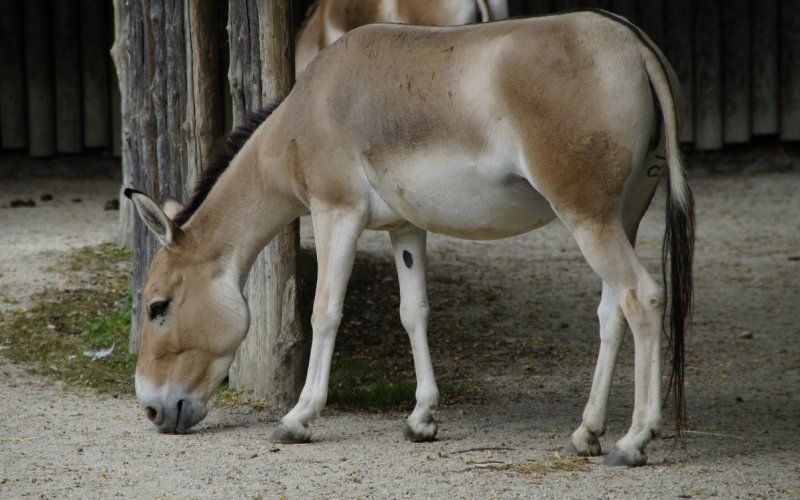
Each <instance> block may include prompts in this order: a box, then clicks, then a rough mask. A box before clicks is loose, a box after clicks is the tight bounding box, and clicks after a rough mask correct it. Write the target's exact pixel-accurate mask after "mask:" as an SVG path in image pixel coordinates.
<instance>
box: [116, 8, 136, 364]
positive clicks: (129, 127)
mask: <svg viewBox="0 0 800 500" xmlns="http://www.w3.org/2000/svg"><path fill="white" fill-rule="evenodd" d="M113 12H114V45H113V46H112V47H111V58H112V59H113V61H114V69H115V75H116V80H117V85H118V88H117V94H118V95H119V98H120V99H119V114H120V124H119V126H120V131H119V139H120V156H121V159H122V161H121V163H122V185H121V186H120V194H119V224H118V227H117V237H116V241H117V244H119V245H121V246H123V247H125V248H128V249H129V250H133V217H134V215H133V206H132V204H131V202H130V200H128V198H127V197H126V196H124V194H123V190H124V189H125V188H127V187H130V186H132V185H133V182H132V178H131V175H132V174H131V170H132V166H133V165H134V160H133V158H134V156H135V155H136V154H137V151H136V150H135V147H134V144H133V141H132V140H131V139H130V138H131V135H132V133H133V131H134V127H133V123H134V121H135V120H134V119H133V116H134V113H133V109H135V108H136V107H137V106H135V105H134V106H133V109H131V107H129V106H130V104H131V100H130V98H131V97H132V96H133V91H132V90H133V89H131V88H130V85H131V80H132V79H133V76H134V75H136V74H137V71H136V68H132V67H131V66H130V65H131V63H133V62H134V61H135V59H134V57H133V56H132V54H131V50H138V51H139V53H141V51H142V49H141V46H140V45H141V29H137V27H140V26H141V19H138V26H137V25H136V24H137V23H136V22H135V21H134V20H133V18H135V16H136V9H135V8H133V7H132V6H130V5H129V4H128V3H127V2H126V0H114V10H113ZM129 68H130V70H129ZM137 301H138V300H137ZM134 310H135V309H134ZM137 326H138V325H137ZM137 331H138V330H137ZM134 337H138V336H137V335H134V334H133V333H132V334H131V336H130V339H131V340H133V338H134ZM136 340H137V342H136V345H135V346H134V345H133V342H129V349H130V350H131V352H136V350H138V338H137V339H136Z"/></svg>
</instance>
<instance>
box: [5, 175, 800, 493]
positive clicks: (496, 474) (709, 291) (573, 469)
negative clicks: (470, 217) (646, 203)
mask: <svg viewBox="0 0 800 500" xmlns="http://www.w3.org/2000/svg"><path fill="white" fill-rule="evenodd" d="M692 186H693V188H694V191H695V197H696V199H697V203H698V207H697V217H698V228H699V229H698V241H697V258H696V268H695V269H696V284H695V285H696V301H695V311H696V312H695V326H694V330H693V332H692V335H691V337H690V339H689V343H688V346H687V347H688V365H687V397H688V405H689V418H690V429H691V432H690V433H689V434H688V440H687V447H686V448H685V449H683V448H681V447H679V446H676V444H675V442H676V440H675V439H674V438H672V439H670V438H671V437H673V436H672V435H671V433H670V432H669V428H668V426H669V425H670V422H669V418H667V426H665V427H666V428H665V438H664V439H662V440H659V441H655V442H654V443H652V444H651V445H650V447H649V449H648V451H649V456H650V460H649V463H648V465H647V466H645V467H641V468H632V469H627V468H608V467H604V466H602V465H600V461H601V459H600V458H592V459H589V460H585V461H583V460H575V459H572V458H565V456H564V455H563V453H562V451H561V450H562V447H563V445H564V444H565V443H566V442H567V440H568V436H569V434H570V433H571V431H572V430H573V428H574V427H575V426H577V425H578V423H579V422H580V415H581V410H582V406H583V404H584V403H585V398H586V397H587V395H588V391H589V383H590V381H591V376H592V371H593V364H594V357H595V355H596V350H597V347H598V339H597V333H596V328H597V327H596V319H595V314H594V310H595V308H596V305H597V300H598V298H599V283H598V281H597V279H596V278H595V277H594V275H593V274H592V273H591V271H590V270H589V268H588V266H587V265H586V264H585V263H584V262H583V260H582V258H581V257H580V255H579V253H578V252H577V249H576V247H575V244H574V243H573V242H572V240H571V237H570V236H569V234H568V233H567V232H566V230H565V229H564V228H563V226H561V225H559V224H557V223H555V224H552V225H550V226H548V227H546V228H544V229H543V230H540V231H538V232H534V233H531V234H528V235H524V236H521V237H517V238H513V239H510V240H505V241H499V242H483V243H475V242H465V241H458V240H453V239H447V238H439V237H436V236H432V237H431V239H430V242H429V248H430V252H429V253H430V269H431V273H432V274H443V273H447V274H455V275H458V276H460V277H463V279H465V280H467V282H470V283H478V284H480V283H482V284H488V285H489V286H491V287H492V289H493V290H494V291H495V292H496V296H497V298H496V300H493V301H492V303H491V304H490V305H488V306H487V307H486V308H479V309H478V310H474V311H472V310H470V311H464V320H465V321H467V322H469V321H471V320H472V319H474V316H475V315H478V316H480V317H481V318H483V319H486V318H489V320H490V321H491V324H492V325H493V327H492V328H491V329H490V331H488V332H474V337H475V346H476V351H479V353H480V356H476V358H475V359H481V360H483V361H482V362H475V360H473V359H471V360H469V362H467V363H465V366H464V370H468V371H469V372H470V373H471V374H472V376H474V377H476V378H478V379H480V380H481V386H482V387H484V388H490V390H488V391H486V394H485V395H484V397H483V398H482V400H481V402H480V403H474V404H459V405H445V406H444V407H443V408H442V409H441V411H440V412H439V419H440V422H441V423H440V433H439V436H440V439H439V440H438V441H436V442H434V443H422V444H414V443H408V442H406V441H404V440H403V439H402V425H403V421H404V418H405V415H403V414H401V413H399V412H384V413H354V412H337V411H332V410H326V411H325V412H323V415H322V417H321V418H320V419H318V420H317V421H316V422H315V424H314V427H313V432H314V441H313V442H312V443H310V444H305V445H295V446H287V445H280V446H276V445H273V444H272V443H270V442H269V436H270V433H271V432H272V429H273V428H274V426H275V424H276V422H277V420H278V418H279V417H280V415H277V414H272V413H270V412H269V411H266V412H254V411H253V410H251V409H249V408H247V407H238V408H232V409H225V410H220V409H217V410H212V411H211V413H210V415H209V417H208V419H207V421H206V423H205V424H202V425H201V428H200V429H198V430H197V431H196V432H194V433H192V434H189V435H185V436H164V435H159V434H157V433H156V432H155V431H154V428H153V426H152V425H151V424H149V423H148V422H147V421H146V419H145V418H144V416H143V414H142V412H141V411H140V410H139V409H138V408H137V405H136V402H135V401H134V400H133V399H129V398H114V397H111V396H104V395H97V394H94V393H82V392H79V391H77V390H75V389H73V388H69V387H64V386H61V385H60V384H58V383H54V382H53V381H51V380H48V379H41V378H36V377H32V376H31V375H28V374H27V373H26V370H25V367H23V366H19V365H14V364H11V363H10V362H9V361H7V360H5V359H4V358H3V356H2V351H1V350H0V497H2V498H18V497H58V498H63V497H81V498H108V497H111V496H125V497H145V498H147V497H168V498H172V497H179V498H222V497H224V498H253V497H266V498H279V497H286V498H320V497H323V498H329V497H347V498H352V497H379V498H385V497H386V498H405V497H409V498H416V497H419V498H443V497H464V498H485V497H499V498H522V497H525V498H531V497H534V498H707V497H720V498H752V497H757V498H798V497H800V479H799V478H800V451H798V445H800V396H798V391H797V389H798V387H800V321H798V320H799V319H800V312H798V311H799V310H800V279H798V277H800V195H799V194H798V192H800V173H798V172H796V171H795V172H788V173H766V174H759V175H754V174H728V175H720V174H714V175H711V174H699V173H695V174H694V175H693V179H692ZM117 189H118V185H117V184H116V183H115V182H113V181H111V180H103V179H100V180H98V179H95V180H92V181H87V180H75V179H66V180H65V179H56V180H53V179H45V178H24V179H20V178H17V177H8V176H6V177H0V228H2V231H0V283H1V284H2V286H1V287H0V311H3V310H9V309H12V308H20V307H26V306H28V305H29V304H30V300H29V298H30V297H31V296H32V295H33V294H34V293H35V292H37V291H41V290H42V289H44V288H45V287H63V286H65V283H64V278H63V277H61V276H58V275H56V274H55V273H54V272H52V271H50V270H48V266H49V263H51V262H52V260H53V258H54V256H55V254H56V252H64V251H67V250H69V249H71V248H76V247H80V246H84V245H87V244H96V243H100V242H103V241H110V240H112V239H113V237H114V235H115V230H116V221H117V214H118V212H115V211H106V210H104V209H103V208H104V207H103V206H104V204H105V202H106V201H107V200H109V199H113V198H114V197H115V196H116V193H117ZM46 194H51V195H52V196H53V199H52V200H51V201H42V196H43V195H46ZM78 198H79V199H81V201H80V202H78V201H74V200H76V199H78ZM17 199H22V200H28V199H32V200H34V201H35V203H36V206H35V207H18V208H10V207H9V205H10V203H11V202H12V201H13V200H17ZM306 226H307V224H306ZM662 231H663V191H662V192H659V194H658V196H657V198H656V200H655V203H654V207H653V208H652V209H651V210H650V212H649V213H648V215H647V217H646V219H645V222H644V224H643V227H642V231H641V234H640V243H639V249H640V253H641V254H642V256H643V260H644V261H645V263H646V265H647V266H648V267H649V268H651V269H652V271H653V272H654V273H658V272H659V262H658V261H659V252H660V239H661V234H662ZM304 241H305V243H306V244H311V241H310V238H309V236H308V235H307V234H306V235H304ZM360 250H361V251H362V252H364V253H365V254H370V253H375V254H379V255H381V256H386V255H388V238H386V237H385V235H382V234H369V235H366V236H365V237H364V238H363V240H362V242H361V245H360ZM657 275H659V276H660V274H657ZM443 300H444V298H441V297H438V298H437V297H431V302H432V306H434V307H433V308H432V309H433V310H434V311H435V310H437V309H442V308H441V307H440V308H437V307H436V304H437V301H443ZM436 321H437V315H436V314H434V315H433V317H432V324H431V334H430V336H431V344H432V350H433V358H434V365H435V366H437V365H438V366H442V365H444V364H446V363H455V362H458V361H457V360H452V359H448V356H447V352H446V349H445V348H444V346H439V345H437V343H436ZM630 344H631V342H627V343H626V345H625V346H624V348H623V353H622V354H621V356H620V358H621V362H620V367H619V369H618V373H617V377H616V379H615V383H614V388H613V392H612V397H611V403H610V417H609V429H608V433H607V435H606V437H605V438H604V439H603V440H602V443H603V446H604V449H606V450H607V449H610V446H611V444H612V443H613V441H614V440H615V439H618V438H619V437H620V436H621V435H622V434H623V433H624V432H625V430H626V426H627V424H628V422H629V419H630V411H631V401H632V397H633V388H632V380H631V372H632V369H631V368H632V363H631V361H632V359H631V358H632V355H631V351H632V349H631V345H630ZM455 382H457V381H455ZM668 411H669V410H667V412H668ZM667 417H668V415H667Z"/></svg>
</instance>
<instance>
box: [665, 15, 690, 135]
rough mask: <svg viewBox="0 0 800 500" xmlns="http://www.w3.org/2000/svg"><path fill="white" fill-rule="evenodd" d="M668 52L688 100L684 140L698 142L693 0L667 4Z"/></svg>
mask: <svg viewBox="0 0 800 500" xmlns="http://www.w3.org/2000/svg"><path fill="white" fill-rule="evenodd" d="M665 15H666V33H665V37H666V43H665V54H666V56H667V59H669V61H670V63H671V64H672V67H673V68H675V74H676V75H677V76H678V80H680V82H681V89H682V90H683V98H684V102H685V103H686V106H685V110H686V121H685V122H684V124H683V128H682V129H681V141H683V142H694V53H693V51H692V19H693V18H694V15H693V13H692V0H672V1H670V2H667V4H666V12H665Z"/></svg>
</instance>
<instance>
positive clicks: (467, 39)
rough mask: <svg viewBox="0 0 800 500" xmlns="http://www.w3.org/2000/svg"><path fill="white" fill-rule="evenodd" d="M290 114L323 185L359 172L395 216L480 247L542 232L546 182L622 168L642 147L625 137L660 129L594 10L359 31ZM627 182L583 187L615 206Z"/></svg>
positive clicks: (622, 38)
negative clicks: (613, 194) (609, 165)
mask: <svg viewBox="0 0 800 500" xmlns="http://www.w3.org/2000/svg"><path fill="white" fill-rule="evenodd" d="M620 75H624V77H623V78H620ZM631 75H633V78H631ZM289 102H291V103H292V104H290V105H291V106H293V108H294V109H295V111H294V113H292V114H294V115H295V116H296V117H297V120H298V121H297V123H298V126H297V128H296V131H297V132H298V135H299V137H300V138H299V140H298V143H299V144H300V148H301V149H302V150H305V154H304V155H303V156H304V159H305V162H306V165H307V166H310V168H314V169H315V170H316V171H317V172H319V170H320V169H327V170H328V171H329V172H330V175H326V176H325V179H326V182H328V183H330V182H333V181H332V179H335V178H336V177H337V176H339V177H348V178H349V179H351V180H352V177H349V176H350V175H355V174H353V172H352V170H353V167H354V166H355V167H356V169H357V170H359V171H363V172H364V174H365V175H366V177H367V179H368V181H369V183H370V188H372V189H374V190H375V192H376V193H377V194H378V195H379V197H380V199H381V201H382V202H385V203H386V205H387V207H388V209H389V211H390V212H392V213H393V214H394V215H397V216H399V217H400V218H402V219H405V220H409V221H411V222H412V223H414V224H416V225H419V226H420V227H424V228H426V229H429V230H432V231H436V232H442V233H445V234H450V235H454V236H462V237H467V238H475V239H480V238H497V237H504V236H509V235H512V234H518V233H521V232H524V231H527V230H530V229H533V228H535V227H538V226H540V225H541V224H543V223H545V222H547V221H549V220H550V219H551V218H552V217H553V213H552V212H551V210H550V206H549V205H548V200H546V199H547V198H548V196H547V192H548V190H550V191H552V188H553V186H550V185H547V184H548V183H550V180H551V179H554V177H553V175H554V172H555V174H557V175H558V176H559V177H560V178H559V179H555V180H554V181H553V182H559V183H561V184H564V183H570V182H572V180H571V179H574V177H575V176H576V175H580V176H587V175H589V174H590V172H589V171H588V169H592V168H595V167H596V165H597V162H598V161H603V159H604V158H612V159H613V160H614V161H615V162H617V163H618V164H620V165H623V164H629V163H630V162H631V159H632V158H634V157H641V156H643V154H644V148H646V146H647V141H641V140H638V139H636V140H635V141H630V140H629V139H630V138H639V137H641V136H642V134H640V133H637V132H636V130H638V129H642V128H650V127H651V126H652V122H653V120H654V119H655V111H654V110H653V106H652V97H651V95H650V92H649V87H648V80H647V74H646V71H645V70H644V67H643V64H642V60H641V47H640V44H639V42H638V40H637V39H636V36H635V35H634V33H633V32H632V31H631V30H630V29H629V28H627V27H625V26H623V25H621V24H620V23H617V22H615V21H612V20H610V19H607V18H605V17H603V16H600V15H597V14H595V13H590V12H584V13H575V14H568V15H561V16H550V17H543V18H531V19H523V20H511V21H504V22H497V23H490V24H484V25H473V26H466V27H456V28H419V27H411V26H400V25H374V26H366V27H363V28H359V29H357V30H354V31H352V32H350V33H348V34H347V35H345V36H344V37H342V38H341V39H340V40H339V41H338V42H337V43H335V44H334V45H332V46H331V47H329V48H328V49H326V50H325V51H323V52H322V53H321V54H320V56H319V57H317V58H316V59H315V61H314V62H313V63H312V64H311V65H310V66H309V67H308V68H307V70H306V72H305V73H304V74H303V76H302V78H301V79H300V81H299V82H298V84H297V86H296V88H295V90H294V91H293V92H292V95H291V96H290V98H289ZM642 109H649V110H650V111H649V112H645V113H642V112H641V110H642ZM645 135H646V134H645ZM624 141H627V142H626V143H622V142H624ZM633 142H635V143H633ZM548 170H549V171H548ZM625 175H626V172H624V171H623V169H622V167H620V169H619V173H618V175H616V176H615V179H614V181H613V182H609V181H607V180H602V179H601V180H600V181H599V182H604V183H605V184H604V185H602V186H591V187H590V189H604V190H617V191H620V193H619V194H621V190H622V184H623V183H624V178H625ZM306 177H310V176H306ZM589 177H590V178H597V177H598V176H591V175H589ZM348 182H350V181H348ZM453 183H455V185H454V184H453ZM448 185H449V188H448V189H447V190H443V189H442V187H443V186H448ZM449 193H456V194H454V195H452V196H451V195H450V194H449ZM464 193H469V196H468V197H465V196H464ZM584 194H585V193H576V196H583V195H584ZM542 195H544V198H543V197H542ZM606 199H608V198H606ZM487 200H492V202H490V203H487ZM608 208H609V207H599V208H598V210H607V209H608ZM389 219H391V217H389ZM388 222H391V221H390V220H389V221H388ZM467 228H470V229H469V230H467Z"/></svg>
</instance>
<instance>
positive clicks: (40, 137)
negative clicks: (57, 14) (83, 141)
mask: <svg viewBox="0 0 800 500" xmlns="http://www.w3.org/2000/svg"><path fill="white" fill-rule="evenodd" d="M52 15H53V11H52V6H51V4H50V2H48V1H45V0H28V1H26V2H25V61H26V64H25V66H26V75H27V81H28V151H29V153H30V155H31V156H51V155H53V154H55V152H56V130H55V103H54V96H53V43H52V33H53V29H52V21H53V18H52Z"/></svg>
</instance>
